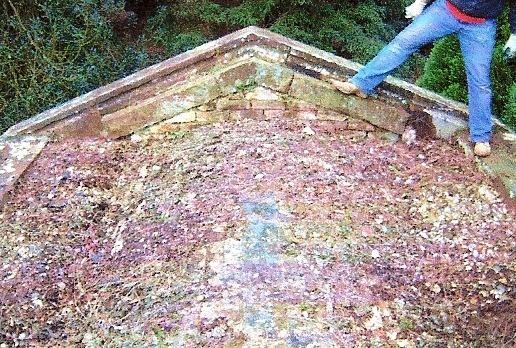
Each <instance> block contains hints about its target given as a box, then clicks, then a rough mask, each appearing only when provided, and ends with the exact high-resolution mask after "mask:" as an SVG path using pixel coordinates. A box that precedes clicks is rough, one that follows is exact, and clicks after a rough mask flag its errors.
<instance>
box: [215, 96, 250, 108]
mask: <svg viewBox="0 0 516 348" xmlns="http://www.w3.org/2000/svg"><path fill="white" fill-rule="evenodd" d="M250 107H251V102H250V101H249V100H241V99H230V98H221V99H219V100H217V101H216V110H218V111H221V110H242V109H248V108H250Z"/></svg>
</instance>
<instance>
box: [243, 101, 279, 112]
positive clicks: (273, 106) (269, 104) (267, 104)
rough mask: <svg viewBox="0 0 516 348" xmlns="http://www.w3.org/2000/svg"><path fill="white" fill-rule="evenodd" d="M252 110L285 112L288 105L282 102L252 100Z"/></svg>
mask: <svg viewBox="0 0 516 348" xmlns="http://www.w3.org/2000/svg"><path fill="white" fill-rule="evenodd" d="M251 108H253V109H262V110H285V108H286V105H285V103H284V102H281V101H270V100H252V101H251Z"/></svg>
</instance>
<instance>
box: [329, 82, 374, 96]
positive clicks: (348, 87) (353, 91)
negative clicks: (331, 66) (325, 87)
mask: <svg viewBox="0 0 516 348" xmlns="http://www.w3.org/2000/svg"><path fill="white" fill-rule="evenodd" d="M331 84H332V85H333V87H335V88H336V89H338V90H339V91H341V92H342V93H344V94H350V95H356V96H357V97H360V98H364V99H365V98H367V94H365V93H364V92H362V91H361V90H360V88H358V87H357V86H355V85H354V84H353V83H351V82H342V81H338V80H331Z"/></svg>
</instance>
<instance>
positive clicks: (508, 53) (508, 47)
mask: <svg viewBox="0 0 516 348" xmlns="http://www.w3.org/2000/svg"><path fill="white" fill-rule="evenodd" d="M503 56H504V58H505V59H508V58H514V57H516V34H511V36H509V40H507V43H506V44H505V46H503Z"/></svg>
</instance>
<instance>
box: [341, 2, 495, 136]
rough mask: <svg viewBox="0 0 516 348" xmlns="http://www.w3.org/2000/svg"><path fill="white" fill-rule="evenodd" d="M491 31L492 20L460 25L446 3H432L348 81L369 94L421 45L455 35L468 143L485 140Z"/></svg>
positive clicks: (488, 126)
mask: <svg viewBox="0 0 516 348" xmlns="http://www.w3.org/2000/svg"><path fill="white" fill-rule="evenodd" d="M495 32H496V22H495V21H494V20H488V21H486V22H485V23H483V24H468V23H464V22H461V21H459V20H457V19H456V18H455V17H454V16H453V15H452V14H451V13H450V11H449V10H448V8H447V7H446V0H436V1H434V2H433V3H432V5H430V6H429V7H428V8H426V9H425V10H424V11H423V13H422V14H421V15H419V16H418V17H416V19H415V20H414V21H413V22H412V23H411V24H410V25H408V26H407V27H406V28H405V29H404V30H403V31H401V32H400V33H399V34H398V35H397V36H396V37H395V38H394V39H393V40H392V41H391V42H390V43H389V44H388V45H387V46H385V47H384V48H383V49H382V50H381V51H380V52H379V53H378V55H377V56H376V57H375V58H373V59H372V60H371V61H370V62H369V63H367V64H366V66H364V68H363V69H361V70H360V71H359V72H358V73H357V74H356V75H355V76H353V78H352V79H351V82H352V83H354V84H355V85H356V86H357V87H358V88H360V90H361V91H362V92H364V93H366V94H371V93H372V92H373V90H374V88H375V87H376V86H378V85H379V84H380V83H381V82H382V81H383V80H384V79H385V78H386V77H387V75H389V74H390V73H391V72H392V71H393V70H394V69H396V68H397V67H398V66H400V65H401V64H403V63H404V62H405V61H406V60H407V59H408V57H410V55H411V54H412V53H414V52H415V51H416V50H418V49H419V48H420V47H421V46H423V45H425V44H427V43H429V42H432V41H435V40H437V39H439V38H441V37H443V36H446V35H448V34H452V33H457V34H458V36H459V40H460V43H461V49H462V52H463V56H464V61H465V65H466V73H467V77H468V94H469V126H470V135H471V141H472V142H483V141H489V139H490V136H491V128H492V121H491V98H492V92H491V86H490V77H489V73H490V65H491V59H492V54H493V49H494V44H495Z"/></svg>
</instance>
